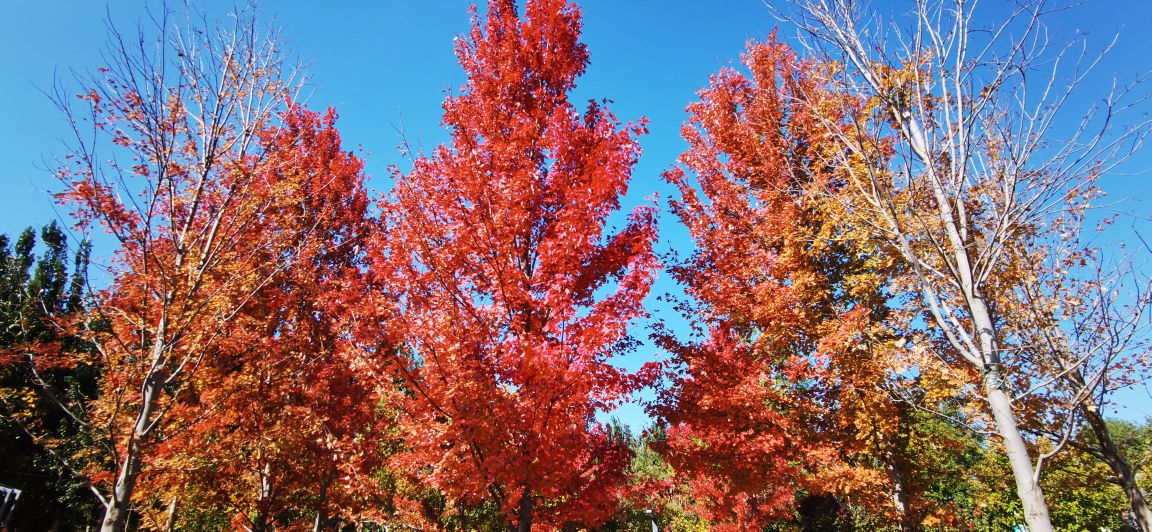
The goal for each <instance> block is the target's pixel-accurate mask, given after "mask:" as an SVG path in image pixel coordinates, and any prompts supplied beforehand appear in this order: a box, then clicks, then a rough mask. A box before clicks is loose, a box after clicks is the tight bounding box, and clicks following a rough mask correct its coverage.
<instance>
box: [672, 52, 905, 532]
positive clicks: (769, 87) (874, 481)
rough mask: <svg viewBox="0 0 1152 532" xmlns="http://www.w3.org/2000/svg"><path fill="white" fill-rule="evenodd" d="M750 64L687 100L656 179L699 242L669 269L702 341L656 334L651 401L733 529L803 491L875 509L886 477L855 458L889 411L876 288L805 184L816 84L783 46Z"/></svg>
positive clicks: (682, 467)
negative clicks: (659, 393)
mask: <svg viewBox="0 0 1152 532" xmlns="http://www.w3.org/2000/svg"><path fill="white" fill-rule="evenodd" d="M744 64H745V66H746V67H747V69H748V73H747V74H745V73H743V72H740V71H737V70H735V69H726V70H724V71H722V72H720V73H719V74H717V75H715V76H713V77H712V80H711V83H710V85H709V87H708V88H706V89H704V90H702V91H700V100H699V101H698V102H695V103H693V104H691V105H690V106H689V107H688V113H689V115H690V119H689V122H688V123H687V124H686V125H685V126H684V128H683V130H682V134H683V136H684V138H685V139H686V140H687V141H688V144H689V148H688V150H687V151H686V152H685V153H684V154H683V155H682V156H681V157H680V164H681V166H680V167H677V168H674V169H672V170H670V171H668V172H667V173H666V176H665V177H666V179H667V180H668V181H669V182H671V183H672V184H673V185H675V186H676V187H677V188H678V189H679V191H680V195H681V198H680V199H679V200H678V201H676V202H674V203H673V205H672V207H673V211H674V212H675V213H676V214H677V215H678V216H679V218H680V220H681V221H682V222H683V223H684V225H685V226H686V227H687V229H688V231H689V233H690V235H691V237H692V239H693V241H694V243H695V251H694V253H693V254H692V255H691V256H690V257H689V258H688V259H687V260H686V261H685V262H683V263H681V264H679V265H677V266H675V267H673V268H672V273H673V275H674V276H675V277H676V278H677V280H679V281H680V282H681V283H682V284H683V285H684V286H685V290H686V292H687V294H688V295H689V296H691V297H692V298H693V299H694V301H695V302H697V305H696V306H695V307H693V311H694V312H697V313H698V315H697V316H696V317H697V318H698V319H699V320H701V322H702V323H703V325H704V329H705V337H704V338H703V339H702V340H701V341H699V342H698V343H683V342H681V341H679V340H677V339H675V338H673V337H672V336H670V335H667V336H664V337H663V338H661V340H662V344H663V345H664V346H665V347H666V348H667V349H668V350H669V351H670V352H671V353H672V354H673V357H674V359H673V364H672V367H673V370H672V371H673V372H672V374H671V375H670V379H669V382H670V384H669V386H668V388H667V389H666V390H664V392H663V397H662V399H661V401H659V402H658V403H657V404H655V405H653V407H652V412H653V413H654V414H655V415H656V416H657V417H658V418H659V419H661V420H662V421H664V422H666V423H668V425H669V426H668V429H667V431H668V432H667V433H668V438H667V442H666V444H665V445H664V449H663V450H664V451H665V452H666V454H667V456H668V460H669V462H670V463H671V464H672V465H673V467H674V468H675V469H676V470H677V474H678V475H679V476H680V477H681V478H683V479H684V480H685V482H686V484H687V486H688V489H689V491H690V492H691V494H692V496H693V498H694V499H695V501H696V504H697V511H699V512H700V513H701V515H702V516H704V517H706V518H707V519H709V520H710V521H712V522H713V523H714V524H716V525H717V526H720V527H724V526H727V527H730V528H732V529H733V530H743V529H747V528H750V527H755V526H762V525H763V524H764V523H766V522H768V521H770V520H776V519H782V518H788V517H789V516H791V512H792V511H794V508H795V500H794V498H795V496H796V495H797V494H798V493H801V492H806V493H809V494H821V493H833V494H837V495H844V494H849V493H855V494H858V493H860V492H865V495H864V498H865V499H871V500H872V502H876V503H877V504H883V503H884V499H885V495H886V493H887V492H886V491H885V489H884V487H885V485H886V484H887V480H886V479H885V478H884V476H883V474H882V473H880V472H879V471H876V470H873V469H872V468H870V467H869V466H868V465H866V464H867V463H868V461H867V460H859V459H858V455H859V454H860V453H865V452H870V451H872V450H873V449H872V448H871V447H869V445H871V444H870V443H869V439H870V438H871V437H872V436H874V435H876V434H880V433H882V432H884V431H888V430H891V429H892V428H893V427H892V426H890V425H884V424H883V423H882V422H880V421H879V420H882V419H894V410H893V407H892V405H891V403H890V401H888V400H887V398H886V396H885V395H884V394H883V393H882V392H880V391H879V390H878V384H879V383H882V382H883V379H884V378H885V367H886V366H885V365H884V363H883V361H882V357H883V356H884V353H883V348H882V347H869V346H868V342H867V341H866V340H865V338H866V337H868V336H870V335H880V336H882V332H883V328H884V327H883V316H882V312H883V308H884V303H883V299H882V298H881V297H880V293H879V292H878V291H877V290H876V289H875V286H876V285H877V284H878V283H876V282H871V283H869V282H862V281H861V280H860V279H856V278H853V274H854V273H855V272H854V271H853V269H854V268H860V264H861V263H862V261H864V260H866V259H867V257H866V255H865V254H863V253H862V252H861V250H859V249H854V248H853V247H852V246H851V245H846V244H843V243H842V242H840V241H839V240H840V239H838V238H836V236H837V235H835V234H834V232H835V230H836V229H835V227H834V226H835V224H834V220H830V219H829V218H828V214H827V213H828V210H827V209H826V205H823V203H822V202H824V201H826V199H825V198H823V197H822V196H821V195H820V194H815V193H814V192H815V191H828V190H830V189H834V188H835V187H836V186H837V178H838V174H837V171H836V170H835V169H833V168H829V167H826V166H824V165H823V164H822V162H821V161H823V160H824V159H823V158H822V157H821V156H820V155H821V153H820V152H821V150H822V149H826V148H825V146H826V143H827V142H829V140H828V137H827V135H825V134H824V132H823V131H822V128H821V124H822V121H823V120H829V119H833V118H829V117H830V116H834V115H830V114H829V109H818V108H814V107H812V106H810V105H808V104H807V103H804V102H802V100H801V98H800V97H799V96H800V95H801V94H805V93H809V92H811V86H812V85H813V84H814V83H816V81H814V80H813V79H812V78H811V77H810V75H809V72H811V65H803V64H801V63H800V62H799V61H798V60H797V58H796V57H795V56H794V54H793V53H792V52H791V51H790V50H789V48H788V47H787V46H785V45H783V44H781V43H778V42H776V41H774V40H772V41H769V42H767V43H760V44H751V45H750V46H749V48H748V51H747V53H746V54H745V55H744ZM821 113H823V115H821ZM690 176H691V177H693V178H694V179H690ZM874 275H877V276H879V275H882V272H875V273H874ZM868 288H871V289H868ZM877 343H881V342H877ZM869 494H871V495H869ZM876 494H879V495H878V496H875V495H876Z"/></svg>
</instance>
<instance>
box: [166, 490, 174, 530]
mask: <svg viewBox="0 0 1152 532" xmlns="http://www.w3.org/2000/svg"><path fill="white" fill-rule="evenodd" d="M167 513H168V522H167V523H166V524H165V525H164V529H165V530H167V531H168V532H172V531H173V530H176V497H172V501H171V502H169V503H168V512H167Z"/></svg>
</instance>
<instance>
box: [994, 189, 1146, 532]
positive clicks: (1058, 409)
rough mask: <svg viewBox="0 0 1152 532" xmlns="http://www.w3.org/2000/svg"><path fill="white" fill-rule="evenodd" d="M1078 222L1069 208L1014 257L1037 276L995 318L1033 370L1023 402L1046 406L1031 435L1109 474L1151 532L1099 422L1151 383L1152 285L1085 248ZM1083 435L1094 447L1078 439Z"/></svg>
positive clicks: (1119, 258)
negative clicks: (1119, 399) (1119, 398)
mask: <svg viewBox="0 0 1152 532" xmlns="http://www.w3.org/2000/svg"><path fill="white" fill-rule="evenodd" d="M1082 212H1083V211H1082V209H1077V208H1076V206H1074V205H1073V206H1071V208H1069V210H1068V216H1065V217H1064V218H1062V219H1059V220H1056V221H1055V223H1054V224H1053V225H1052V228H1053V229H1055V230H1054V231H1050V232H1049V233H1050V235H1049V236H1051V237H1052V238H1051V239H1048V240H1044V239H1038V240H1034V241H1032V242H1028V243H1027V244H1028V245H1027V246H1026V247H1021V248H1020V249H1018V250H1017V251H1016V253H1017V254H1023V255H1024V256H1022V257H1021V256H1019V255H1018V256H1017V257H1015V259H1016V260H1018V261H1020V262H1023V263H1032V264H1036V265H1037V267H1036V268H1034V269H1032V270H1031V271H1029V272H1026V273H1025V274H1024V275H1023V277H1022V278H1021V279H1019V282H1018V284H1017V286H1015V287H1014V292H1015V296H1016V297H1015V298H1013V300H1014V301H1013V302H1014V303H1015V304H1014V305H1011V308H1006V309H1003V310H1002V312H1003V313H1005V314H1008V315H1009V317H1010V319H1006V320H1004V322H1005V325H1006V327H1005V329H1006V334H1007V335H1008V336H1009V337H1010V338H1011V341H1012V345H1015V346H1018V347H1017V349H1019V350H1020V351H1022V352H1023V354H1024V355H1025V356H1026V357H1027V359H1028V361H1029V362H1030V365H1031V366H1033V367H1031V368H1029V369H1030V370H1031V371H1032V372H1033V376H1032V379H1031V380H1030V381H1031V382H1030V389H1029V390H1026V391H1024V392H1023V393H1022V394H1021V395H1022V396H1026V395H1028V394H1036V395H1041V396H1042V397H1043V399H1044V400H1045V401H1047V402H1048V403H1049V404H1050V405H1051V406H1052V410H1051V413H1050V415H1049V416H1048V423H1042V422H1041V423H1034V424H1033V426H1034V427H1035V428H1036V429H1037V430H1038V431H1039V432H1041V433H1047V434H1048V436H1049V437H1050V438H1051V439H1052V440H1053V441H1057V442H1067V444H1068V445H1071V446H1075V447H1077V448H1078V449H1079V450H1081V451H1082V452H1085V453H1088V454H1089V455H1091V456H1094V457H1096V458H1097V459H1099V460H1100V461H1102V462H1104V463H1105V464H1107V465H1108V467H1109V468H1110V469H1111V470H1112V473H1113V479H1112V480H1113V481H1114V482H1115V483H1116V484H1117V485H1119V486H1120V488H1121V489H1122V490H1123V491H1124V493H1125V495H1126V496H1127V498H1128V501H1129V505H1130V506H1131V509H1132V515H1133V516H1134V517H1135V518H1136V520H1137V522H1138V523H1139V524H1140V527H1141V528H1142V529H1143V530H1152V510H1150V509H1149V507H1148V503H1147V500H1146V499H1145V497H1144V493H1143V491H1142V490H1141V489H1140V486H1139V484H1138V482H1137V478H1136V474H1137V469H1136V468H1135V467H1133V465H1132V462H1131V460H1130V458H1129V457H1127V456H1125V454H1124V452H1123V450H1122V449H1120V447H1119V446H1118V445H1117V444H1116V442H1115V440H1114V438H1113V436H1112V431H1111V430H1110V429H1109V426H1108V423H1107V422H1106V420H1105V419H1104V412H1103V410H1104V408H1105V407H1106V406H1107V405H1109V404H1111V403H1112V400H1111V397H1112V394H1113V393H1114V392H1115V391H1117V390H1120V389H1123V388H1127V387H1130V386H1133V385H1135V384H1138V383H1141V382H1144V381H1146V380H1147V378H1148V377H1149V366H1148V357H1149V355H1150V353H1152V335H1150V334H1149V333H1150V330H1152V278H1150V277H1149V276H1148V275H1147V274H1144V273H1142V272H1141V270H1140V268H1138V267H1137V266H1136V265H1135V263H1134V261H1133V260H1132V259H1131V258H1129V257H1127V256H1125V255H1120V254H1113V256H1110V257H1109V256H1106V255H1105V254H1104V253H1103V252H1102V251H1101V250H1100V249H1099V248H1098V247H1095V246H1092V245H1089V243H1090V242H1091V239H1086V240H1088V241H1089V242H1084V241H1083V240H1082V239H1083V238H1084V237H1082V234H1083V232H1084V231H1083V229H1084V227H1085V224H1084V220H1083V215H1082ZM1145 248H1146V247H1145ZM1145 251H1147V248H1146V249H1145ZM1061 417H1062V418H1063V419H1060V418H1061ZM1083 425H1087V429H1088V430H1089V431H1090V432H1091V434H1092V438H1091V439H1088V440H1084V439H1082V438H1075V436H1076V434H1077V432H1078V431H1079V429H1081V428H1082V426H1083ZM1059 449H1060V446H1059V445H1058V446H1057V447H1056V448H1055V449H1053V450H1051V451H1049V452H1047V453H1045V454H1043V455H1041V459H1045V458H1047V456H1050V455H1053V454H1055V452H1057V451H1059Z"/></svg>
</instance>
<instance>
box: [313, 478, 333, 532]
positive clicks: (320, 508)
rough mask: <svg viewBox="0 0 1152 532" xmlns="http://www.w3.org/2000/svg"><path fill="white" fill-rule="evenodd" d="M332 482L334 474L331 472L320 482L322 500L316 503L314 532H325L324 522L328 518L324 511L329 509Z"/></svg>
mask: <svg viewBox="0 0 1152 532" xmlns="http://www.w3.org/2000/svg"><path fill="white" fill-rule="evenodd" d="M331 480H332V472H331V471H329V472H327V473H325V474H324V480H321V481H320V499H319V500H318V501H317V502H316V524H315V525H313V526H312V531H313V532H321V531H322V530H324V520H325V519H326V518H327V516H326V515H325V514H324V510H325V508H327V507H328V484H329V483H330V482H331Z"/></svg>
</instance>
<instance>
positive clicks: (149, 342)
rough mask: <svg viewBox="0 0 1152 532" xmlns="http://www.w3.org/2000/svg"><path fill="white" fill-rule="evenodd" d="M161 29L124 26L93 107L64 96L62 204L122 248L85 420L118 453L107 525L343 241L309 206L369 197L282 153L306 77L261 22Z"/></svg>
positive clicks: (122, 523) (111, 469) (96, 339)
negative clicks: (272, 313)
mask: <svg viewBox="0 0 1152 532" xmlns="http://www.w3.org/2000/svg"><path fill="white" fill-rule="evenodd" d="M155 20H156V28H155V29H156V32H155V33H156V35H155V36H154V38H155V40H154V41H152V40H150V39H149V38H148V37H146V36H145V33H144V32H141V33H140V35H139V37H138V38H137V39H129V38H127V37H126V36H125V35H123V34H121V33H119V32H117V31H115V29H113V33H112V38H111V40H110V42H111V44H112V49H111V51H110V54H109V58H108V60H109V63H108V64H107V65H106V66H105V67H104V68H101V69H100V70H99V71H98V72H97V73H95V74H94V75H93V76H92V77H91V78H85V79H81V80H80V82H81V83H83V84H84V85H85V86H86V88H85V92H84V93H83V94H82V95H81V96H80V102H81V106H80V107H77V106H76V105H75V104H74V103H73V100H72V99H71V98H69V97H68V96H67V95H66V93H65V92H64V91H63V90H61V91H60V92H58V97H57V98H56V100H57V103H58V104H59V105H60V107H61V108H62V110H63V111H64V112H65V113H66V115H67V117H68V118H69V120H70V122H71V124H72V125H73V126H74V129H75V131H76V133H77V134H76V137H75V142H74V143H73V144H72V145H71V146H70V148H71V152H72V153H71V154H70V155H68V156H67V158H66V159H65V160H63V161H62V167H61V169H60V173H59V176H60V179H61V182H62V183H63V184H64V185H65V190H64V191H63V192H62V193H60V194H59V198H60V200H61V201H62V202H64V203H65V204H67V205H69V206H71V207H72V208H73V209H74V212H75V214H76V215H77V216H78V217H79V218H80V219H81V220H82V221H83V222H94V223H97V224H99V225H100V226H102V227H103V228H104V230H105V231H106V232H108V233H110V234H111V235H112V236H113V237H114V238H115V239H116V240H117V241H118V242H119V245H120V247H119V249H118V250H117V251H116V254H115V257H114V261H113V264H112V267H111V272H110V274H111V276H112V281H111V285H110V286H109V287H108V288H107V289H106V290H104V291H102V292H100V293H99V294H98V296H97V298H96V308H95V311H94V312H95V313H96V314H97V316H96V317H95V318H94V323H100V324H101V327H99V328H93V329H92V330H89V331H87V333H86V336H87V337H88V338H89V339H90V340H91V341H92V342H93V343H94V344H95V346H96V348H97V349H98V351H99V357H100V361H99V362H100V365H101V366H102V367H103V368H104V369H103V374H102V375H101V384H100V386H101V397H100V399H99V400H98V401H96V402H95V403H94V405H93V407H92V409H91V411H90V412H88V413H87V419H88V423H89V424H90V425H91V426H92V427H95V428H98V429H99V430H100V431H101V432H102V434H103V441H104V443H105V445H106V455H107V459H106V464H107V466H108V467H107V469H104V470H99V471H93V472H92V474H91V476H92V481H93V483H94V484H96V485H97V486H99V487H100V488H101V490H102V491H103V492H104V493H105V495H104V496H103V498H102V502H103V503H104V505H105V507H106V512H105V517H104V520H103V527H102V528H103V529H104V530H122V529H124V528H125V527H126V526H127V521H128V516H129V513H130V512H131V511H132V506H133V504H134V501H133V494H134V491H135V488H136V485H137V483H138V481H139V480H140V477H141V475H142V474H144V473H145V471H146V470H147V469H148V468H149V466H150V465H151V464H152V463H153V461H154V459H155V457H156V456H157V452H158V448H159V446H160V445H162V444H163V443H164V442H165V441H166V440H167V439H169V438H170V437H172V436H174V435H175V434H177V433H179V432H180V431H181V430H184V429H185V428H186V427H187V426H188V425H189V424H194V423H196V422H198V421H200V420H202V419H203V415H204V414H205V412H203V411H200V410H198V409H196V408H188V407H189V405H194V404H195V403H196V402H197V401H199V398H198V393H199V392H200V391H202V390H204V388H205V385H206V384H208V383H210V382H211V380H210V379H207V377H209V376H211V375H213V374H214V372H218V371H219V366H220V365H221V364H234V363H235V360H234V357H235V356H236V353H237V352H238V351H237V350H236V349H237V348H238V344H237V343H236V338H237V337H236V336H235V334H238V333H237V332H236V330H237V328H238V327H241V326H242V325H241V324H243V323H247V322H246V321H245V320H244V319H243V318H242V316H243V315H244V314H245V313H246V312H247V311H248V310H249V309H250V306H251V305H254V304H256V303H258V302H259V301H260V300H261V299H262V298H264V297H265V296H264V293H265V291H267V290H269V289H270V287H272V286H273V285H274V284H275V283H276V282H277V280H278V279H280V278H281V277H282V276H283V275H284V272H286V271H288V270H290V269H292V268H294V267H295V266H296V265H298V264H300V263H302V262H303V261H307V260H311V258H312V257H313V256H314V255H315V253H317V250H318V249H322V248H324V246H327V245H329V244H331V242H329V241H328V239H329V238H330V237H331V235H330V234H329V233H328V231H331V228H329V227H325V226H322V223H323V222H325V221H327V214H325V212H319V211H312V210H310V208H312V207H316V208H318V209H323V210H327V209H336V210H339V209H343V208H347V205H346V204H345V203H343V202H335V203H328V204H324V205H323V206H322V207H318V206H317V205H319V204H316V203H312V199H314V198H316V197H319V196H323V195H324V194H325V192H324V191H326V190H328V188H329V187H339V186H348V187H351V188H352V189H353V190H352V191H351V192H349V191H347V190H341V191H340V192H339V193H338V195H344V194H346V193H353V194H355V193H356V192H355V188H356V187H357V186H358V185H357V184H356V182H355V181H354V180H353V181H349V180H348V179H347V178H346V175H343V174H341V175H328V174H323V172H327V171H329V170H331V169H330V168H324V167H315V166H313V167H306V166H294V165H309V164H312V163H314V162H315V160H313V159H308V158H298V157H296V155H298V154H297V153H295V152H290V151H287V152H286V151H284V150H283V149H282V147H281V146H279V145H278V144H277V140H276V133H275V132H276V131H279V130H276V129H273V130H271V131H270V130H269V129H268V128H269V127H271V126H273V125H274V124H276V123H277V122H279V121H280V120H281V118H282V116H283V115H282V112H283V111H285V110H287V109H289V108H290V107H291V105H290V101H291V96H292V91H293V85H292V83H293V81H292V80H293V73H292V71H291V70H290V69H289V68H288V67H287V65H285V63H284V62H283V60H282V59H281V57H280V55H279V53H278V49H277V43H276V42H275V40H274V39H272V38H270V37H267V36H265V35H264V34H262V33H261V32H260V31H259V29H258V28H257V24H256V18H255V16H254V15H253V14H252V13H242V14H240V15H238V16H236V17H233V18H232V19H230V22H228V23H227V24H222V25H210V24H207V23H206V24H204V25H201V26H199V27H185V28H179V27H177V26H175V25H172V26H170V22H169V20H168V13H164V14H162V16H161V17H159V18H157V19H155ZM289 115H291V113H289ZM289 122H290V123H289V125H288V126H286V127H291V121H289ZM86 128H90V129H86ZM305 149H306V148H305ZM333 157H337V158H339V157H342V155H339V154H335V155H333ZM348 164H353V163H348ZM272 334H273V335H275V334H276V333H275V332H273V333H272ZM202 377H204V378H203V379H202Z"/></svg>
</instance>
